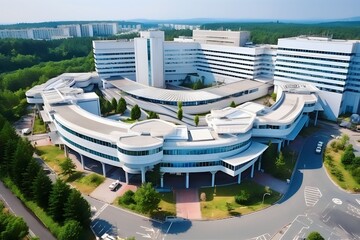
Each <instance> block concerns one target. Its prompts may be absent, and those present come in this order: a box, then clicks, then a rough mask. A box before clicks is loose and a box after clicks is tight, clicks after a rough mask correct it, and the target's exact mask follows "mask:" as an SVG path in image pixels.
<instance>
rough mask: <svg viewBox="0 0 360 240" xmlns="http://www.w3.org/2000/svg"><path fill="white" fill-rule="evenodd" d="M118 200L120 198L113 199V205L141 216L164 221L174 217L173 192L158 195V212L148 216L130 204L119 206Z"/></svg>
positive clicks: (174, 203)
mask: <svg viewBox="0 0 360 240" xmlns="http://www.w3.org/2000/svg"><path fill="white" fill-rule="evenodd" d="M119 198H120V197H118V198H116V199H115V201H114V205H116V206H120V207H122V208H126V209H128V210H130V211H133V212H136V213H138V214H142V215H144V216H147V217H151V218H154V219H159V220H164V219H165V217H166V216H176V202H175V196H174V194H173V192H168V193H160V198H161V201H160V203H159V210H158V211H154V212H152V213H150V214H144V213H141V212H139V211H137V210H136V206H135V205H134V204H130V205H125V204H119Z"/></svg>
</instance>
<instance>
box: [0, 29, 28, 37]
mask: <svg viewBox="0 0 360 240" xmlns="http://www.w3.org/2000/svg"><path fill="white" fill-rule="evenodd" d="M0 38H23V39H34V35H33V31H32V29H4V30H0Z"/></svg>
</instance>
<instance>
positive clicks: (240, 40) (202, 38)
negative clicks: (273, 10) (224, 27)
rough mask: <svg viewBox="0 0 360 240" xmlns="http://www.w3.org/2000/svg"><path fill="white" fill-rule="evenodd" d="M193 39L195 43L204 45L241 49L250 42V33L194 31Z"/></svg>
mask: <svg viewBox="0 0 360 240" xmlns="http://www.w3.org/2000/svg"><path fill="white" fill-rule="evenodd" d="M193 39H194V41H195V42H199V43H204V44H215V45H225V46H236V47H243V46H245V44H246V43H248V42H250V32H248V31H214V30H194V31H193Z"/></svg>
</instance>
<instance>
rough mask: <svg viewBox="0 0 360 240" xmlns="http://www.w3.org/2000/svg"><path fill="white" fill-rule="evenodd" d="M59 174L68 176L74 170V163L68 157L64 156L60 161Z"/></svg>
mask: <svg viewBox="0 0 360 240" xmlns="http://www.w3.org/2000/svg"><path fill="white" fill-rule="evenodd" d="M60 167H61V171H62V172H61V174H62V175H64V176H70V175H72V174H73V173H74V172H75V169H76V165H75V163H73V161H72V160H71V159H70V158H66V159H65V160H64V161H63V162H62V163H60Z"/></svg>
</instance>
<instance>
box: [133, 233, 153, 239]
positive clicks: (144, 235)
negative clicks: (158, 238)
mask: <svg viewBox="0 0 360 240" xmlns="http://www.w3.org/2000/svg"><path fill="white" fill-rule="evenodd" d="M136 234H139V235H140V236H142V237H143V238H151V236H150V234H148V233H147V234H144V233H139V232H136Z"/></svg>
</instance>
